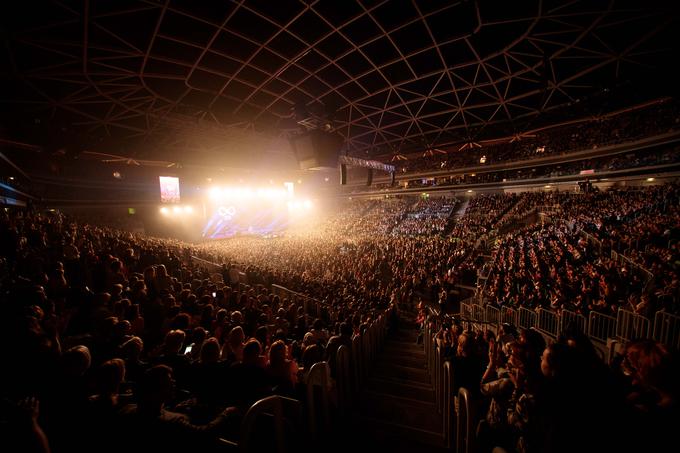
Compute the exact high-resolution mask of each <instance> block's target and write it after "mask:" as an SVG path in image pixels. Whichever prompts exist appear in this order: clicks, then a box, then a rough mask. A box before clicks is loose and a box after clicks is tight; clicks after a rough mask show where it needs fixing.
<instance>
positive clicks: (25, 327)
mask: <svg viewBox="0 0 680 453" xmlns="http://www.w3.org/2000/svg"><path fill="white" fill-rule="evenodd" d="M679 201H680V186H678V185H677V184H667V185H658V186H651V187H646V188H633V189H613V190H609V191H604V192H600V191H597V190H595V191H593V192H591V193H558V192H529V193H521V194H492V195H480V196H477V197H474V198H471V199H468V200H466V201H464V202H462V203H461V202H460V200H456V199H451V198H444V197H441V198H435V197H432V198H427V197H421V198H419V199H417V200H416V199H410V198H407V197H404V198H398V197H391V198H387V199H385V198H383V199H379V200H352V202H351V203H349V204H348V206H346V208H345V209H343V210H342V211H341V212H339V213H338V214H337V215H336V216H334V217H331V218H329V219H327V220H326V221H325V222H323V223H321V224H320V225H319V226H318V227H316V228H315V229H312V230H305V231H299V232H295V231H291V232H290V233H289V234H287V235H284V236H283V237H277V238H256V237H240V238H234V239H230V240H225V241H215V242H207V243H203V244H187V243H183V242H180V241H176V240H172V239H158V238H151V237H146V236H143V235H140V234H136V233H131V232H124V231H121V230H115V229H111V228H107V227H103V226H92V225H88V224H84V223H75V222H73V221H72V220H71V219H69V218H67V217H65V216H63V215H62V214H60V213H58V212H43V213H40V212H32V211H29V210H23V211H22V210H11V211H9V210H5V211H4V212H2V217H1V218H0V251H1V253H0V257H1V260H0V278H1V280H0V282H1V283H0V285H1V286H0V290H1V291H0V298H1V303H2V311H3V315H4V321H5V328H4V329H2V332H3V340H4V344H6V345H8V348H7V350H6V356H5V363H6V364H8V365H9V366H7V367H6V369H5V370H4V372H3V373H2V374H1V376H2V378H1V379H2V382H1V388H2V389H3V400H2V401H3V408H2V414H3V418H4V420H5V421H6V422H5V423H3V430H5V431H6V434H7V436H6V437H5V439H8V440H6V441H5V442H9V443H6V445H15V444H12V443H11V442H13V439H22V440H21V441H20V442H22V445H28V442H31V443H32V444H34V445H35V449H36V451H48V450H49V449H51V450H52V451H56V452H62V451H63V452H72V451H86V450H87V451H92V450H93V449H94V450H101V451H114V450H115V451H130V450H133V451H136V450H140V451H141V450H151V449H153V450H159V451H180V450H186V449H189V448H196V447H200V448H203V449H207V450H210V449H211V448H213V447H214V446H215V442H216V439H217V438H219V437H225V438H232V439H233V438H235V436H236V435H237V434H236V433H237V431H238V426H239V423H240V420H241V419H242V417H243V415H244V413H245V411H246V410H247V409H248V407H250V405H251V404H253V402H255V401H256V400H258V399H259V398H261V397H263V396H266V395H271V394H279V395H286V396H292V397H295V398H299V399H304V394H303V392H301V385H303V384H304V382H305V379H306V376H307V374H306V373H308V371H309V369H310V368H311V366H312V365H314V364H315V363H318V362H320V361H327V362H328V363H329V364H330V366H331V368H330V370H329V373H330V376H331V377H334V376H335V370H334V363H335V360H334V357H335V354H336V353H337V350H338V348H339V347H340V346H341V345H346V346H350V345H351V340H352V337H353V335H355V334H357V333H360V332H362V330H364V329H366V327H367V326H368V325H369V323H370V322H371V321H372V320H374V319H376V317H377V313H378V311H379V310H383V309H386V308H388V307H390V306H399V307H402V308H409V307H414V306H415V305H416V304H418V303H419V302H425V303H426V304H427V303H429V304H439V305H440V306H441V307H446V306H447V304H448V303H449V302H450V298H451V297H452V294H454V293H455V291H456V290H457V289H458V288H459V287H460V285H474V284H475V283H476V281H477V275H478V273H479V272H480V271H481V269H482V267H483V266H484V264H485V261H486V259H485V256H484V255H485V254H486V253H487V252H489V253H490V254H491V255H490V256H491V261H490V263H491V264H490V266H491V267H490V269H491V272H490V274H489V277H488V279H487V283H486V285H485V286H484V287H483V288H481V290H482V293H483V296H484V297H485V299H486V302H487V303H490V304H493V305H495V306H509V307H525V308H529V309H535V308H544V309H549V310H555V311H558V312H559V311H560V310H564V309H568V310H572V311H575V312H577V313H583V314H587V313H588V312H590V311H597V312H602V313H608V314H614V313H615V312H616V310H617V309H619V308H624V309H627V310H630V311H634V312H636V313H638V314H642V315H644V316H649V317H653V314H654V313H655V312H656V311H658V310H664V311H666V312H669V313H675V314H678V313H679V312H680V309H679V307H680V306H679V304H678V301H679V296H680V290H679V286H678V263H679V262H680V256H679V255H678V241H677V239H678V233H679V230H678V227H679V226H680V210H679V208H678V206H679V205H680V204H679V203H678V202H679ZM539 211H540V212H549V213H550V217H551V218H549V219H548V218H540V219H539V218H538V216H534V218H532V217H531V215H532V214H537V213H538V212H539ZM523 222H524V223H523ZM588 238H590V239H588ZM612 251H613V252H615V254H612V253H611V252H612ZM616 254H620V255H622V256H624V257H625V260H626V261H621V260H618V259H617V258H616V256H617V255H616ZM206 263H215V264H206ZM625 263H631V264H634V266H631V265H628V264H625ZM487 266H488V264H487ZM649 275H651V276H652V277H651V278H650V277H649ZM273 285H278V286H276V287H275V286H273ZM278 287H285V288H287V289H288V290H290V291H288V292H285V293H284V294H285V295H275V294H274V293H275V288H278ZM304 297H308V298H313V300H314V301H318V302H319V304H320V307H321V308H320V309H319V310H318V311H317V312H316V314H315V315H314V316H313V317H310V316H309V313H307V312H305V309H304V303H303V298H304ZM421 321H422V322H423V323H424V322H426V321H425V319H424V318H421ZM508 329H511V327H508ZM541 339H542V338H541ZM541 339H539V338H538V337H536V334H535V333H533V331H527V332H522V333H521V334H519V335H518V336H517V338H516V341H515V339H514V338H513V335H512V333H511V332H508V333H507V335H502V336H501V335H499V341H498V342H496V341H495V339H494V338H493V337H492V334H491V333H489V332H487V333H484V334H480V333H474V332H467V331H463V329H462V327H461V326H460V325H442V326H441V329H440V333H439V334H438V341H439V343H440V344H441V346H442V348H443V350H444V351H445V353H444V354H445V355H446V356H448V357H450V359H451V361H452V364H453V367H454V369H455V372H454V376H455V380H456V385H457V386H458V387H465V388H468V389H469V390H470V391H471V392H473V394H475V395H476V396H480V398H481V396H482V395H484V396H486V397H487V398H488V399H489V401H491V403H490V406H489V407H488V416H487V417H486V419H485V424H484V423H483V424H482V426H481V427H480V430H481V431H480V432H481V433H483V435H482V436H481V437H480V438H481V439H482V441H483V442H486V443H488V446H487V447H488V448H489V450H490V448H492V447H493V446H498V445H500V446H503V448H505V449H507V450H509V451H513V450H516V451H573V450H574V449H576V447H577V446H578V445H577V444H576V443H575V442H576V440H575V439H572V438H570V437H569V433H570V431H569V430H570V429H575V428H576V426H577V425H579V426H580V429H585V430H586V431H588V432H589V433H590V432H591V431H595V430H596V431H597V433H602V432H606V433H607V435H608V436H609V437H611V433H612V431H608V429H609V428H612V429H613V427H614V426H616V423H617V422H618V421H620V418H619V415H620V414H621V413H623V412H617V411H619V409H620V408H624V409H625V410H630V411H632V413H634V414H636V415H639V416H640V420H642V421H641V423H643V422H644V423H649V427H648V428H645V429H648V430H649V431H650V432H651V431H653V432H655V433H657V434H659V433H661V434H659V435H660V436H662V435H664V432H662V431H661V430H662V429H665V428H667V427H668V428H669V429H672V428H671V427H670V425H666V424H667V423H668V421H669V420H671V418H670V417H671V416H672V417H677V393H675V392H677V382H678V381H677V380H675V381H672V380H669V379H670V378H668V376H676V375H674V374H672V373H675V372H676V371H677V370H675V369H671V368H668V367H670V366H671V365H668V363H671V362H669V360H670V359H669V358H668V357H669V354H670V353H669V352H668V351H667V350H666V349H664V347H663V346H661V345H658V344H653V343H650V342H638V343H633V344H631V345H630V346H629V347H628V349H627V353H626V356H625V363H624V365H623V366H622V367H621V369H622V370H624V371H625V373H623V374H622V373H618V374H616V373H614V371H612V370H608V369H607V368H606V367H605V365H604V364H603V363H602V362H601V361H600V360H599V358H597V357H596V356H595V355H594V352H593V351H592V350H591V349H589V344H588V343H587V341H585V340H584V338H583V337H582V336H579V333H578V332H576V331H574V332H573V333H572V337H571V338H569V339H565V340H564V341H560V342H557V343H555V344H553V345H550V346H548V347H547V348H546V347H545V344H544V343H541ZM501 340H502V341H501ZM672 363H673V366H676V365H675V362H672ZM485 367H486V371H484V370H485ZM645 367H646V368H645ZM664 367H666V368H664ZM674 370H675V371H674ZM662 371H663V373H662ZM669 373H670V374H669ZM615 378H616V379H618V380H615ZM614 381H615V382H616V383H617V386H612V385H609V384H610V383H611V382H614ZM333 382H334V381H333V379H331V383H333ZM480 384H481V385H480ZM331 386H333V384H331ZM618 391H621V392H623V394H625V395H626V396H625V398H620V397H619V396H620V395H619V394H618V393H616V392H618ZM599 403H602V405H600V404H599ZM605 403H606V404H605ZM556 408H563V409H564V408H566V409H564V410H563V411H561V410H560V411H558V410H557V409H556ZM622 410H623V409H622ZM626 413H628V412H626ZM664 423H666V424H664ZM14 427H16V429H14ZM579 432H583V431H579ZM645 432H646V431H645ZM584 438H585V437H584ZM593 439H595V440H594V441H593V442H594V444H593V445H596V446H597V447H602V448H604V444H599V443H598V442H599V441H600V440H601V439H603V436H601V435H600V436H599V437H598V436H595V437H594V438H593ZM572 447H573V448H572Z"/></svg>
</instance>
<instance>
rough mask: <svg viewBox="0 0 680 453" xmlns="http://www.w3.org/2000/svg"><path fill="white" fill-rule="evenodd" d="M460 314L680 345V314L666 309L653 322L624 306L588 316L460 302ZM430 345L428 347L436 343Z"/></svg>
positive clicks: (603, 338)
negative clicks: (616, 310)
mask: <svg viewBox="0 0 680 453" xmlns="http://www.w3.org/2000/svg"><path fill="white" fill-rule="evenodd" d="M459 316H460V318H461V320H462V321H464V322H467V323H469V325H470V326H471V327H475V328H477V329H481V328H484V329H491V330H494V331H496V332H497V331H498V328H499V326H500V325H501V324H504V323H508V324H513V325H515V326H518V327H520V328H523V329H530V328H533V329H536V330H537V331H539V332H541V333H542V334H543V335H545V336H547V337H550V338H552V339H557V338H558V337H559V336H560V335H563V334H565V333H567V332H568V331H570V330H578V331H581V332H583V333H585V334H586V335H587V336H588V338H590V339H591V340H592V341H597V342H599V343H606V342H607V340H608V339H610V338H611V339H615V340H618V341H621V342H627V341H631V340H635V339H642V338H652V339H654V340H656V341H660V342H662V343H665V344H666V345H668V346H670V347H673V348H677V349H680V316H677V315H673V314H670V313H665V312H658V313H656V315H655V317H654V324H653V326H652V322H651V321H650V320H649V319H648V318H645V317H644V316H641V315H637V314H635V313H632V312H630V311H627V310H624V309H622V308H621V309H619V311H618V312H617V315H616V317H614V316H610V315H606V314H603V313H598V312H591V313H589V314H588V317H585V316H584V315H582V314H580V313H576V312H573V311H570V310H561V311H559V312H557V311H552V310H550V309H546V308H539V309H536V310H530V309H528V308H525V307H520V308H519V309H517V310H516V309H514V308H510V307H494V306H491V305H487V306H481V305H477V304H465V303H463V304H461V305H460V313H459ZM437 317H438V315H437ZM652 327H653V329H652ZM427 346H428V349H431V347H432V345H427Z"/></svg>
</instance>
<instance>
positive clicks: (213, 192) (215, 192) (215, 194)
mask: <svg viewBox="0 0 680 453" xmlns="http://www.w3.org/2000/svg"><path fill="white" fill-rule="evenodd" d="M208 196H209V197H210V199H211V200H218V199H219V198H220V197H221V196H222V191H221V190H220V188H219V187H213V188H212V189H210V191H209V192H208Z"/></svg>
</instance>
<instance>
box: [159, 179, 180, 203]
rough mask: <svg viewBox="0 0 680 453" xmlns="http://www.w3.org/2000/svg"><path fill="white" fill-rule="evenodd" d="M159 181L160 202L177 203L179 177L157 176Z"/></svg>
mask: <svg viewBox="0 0 680 453" xmlns="http://www.w3.org/2000/svg"><path fill="white" fill-rule="evenodd" d="M158 179H159V180H160V183H161V203H179V178H175V177H174V176H159V177H158Z"/></svg>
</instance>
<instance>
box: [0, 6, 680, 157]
mask: <svg viewBox="0 0 680 453" xmlns="http://www.w3.org/2000/svg"><path fill="white" fill-rule="evenodd" d="M17 4H20V5H22V6H16V5H17ZM38 4H39V5H40V7H38V6H37V5H38ZM2 8H3V9H5V10H6V11H5V14H4V16H5V17H6V18H10V20H9V21H8V22H7V23H6V24H5V25H4V28H6V30H7V33H6V36H7V38H6V39H5V42H4V52H3V53H4V55H3V57H2V58H3V60H4V62H5V63H6V65H5V66H6V68H7V69H6V70H5V71H3V74H4V79H5V81H6V83H4V84H3V85H4V89H3V94H2V96H1V99H0V102H2V103H4V104H5V105H6V106H9V105H11V106H12V109H16V110H17V111H19V112H28V113H30V114H33V113H35V114H36V115H37V114H40V112H42V114H47V118H50V119H55V118H58V119H59V120H60V121H61V119H62V118H65V120H64V121H66V122H68V124H69V127H71V128H73V129H74V130H77V131H78V133H79V134H81V135H86V136H87V137H88V138H93V137H94V138H96V139H97V140H99V142H102V143H103V142H104V141H105V140H106V139H108V138H115V140H116V141H120V140H123V141H129V142H131V143H142V144H144V145H145V146H144V148H145V150H146V151H143V152H142V151H134V152H132V154H136V153H142V154H144V153H146V154H148V155H149V156H152V155H153V151H149V149H151V150H153V149H161V148H164V149H167V148H168V147H170V148H173V147H174V148H176V149H184V150H201V151H205V152H210V151H218V150H220V149H222V147H223V146H224V141H223V139H225V138H228V140H230V141H231V142H234V140H236V141H238V140H239V139H243V140H245V139H246V137H248V136H250V135H252V134H264V135H267V134H275V135H276V134H278V135H279V136H281V135H283V136H285V135H286V134H290V133H292V132H294V131H295V130H296V129H297V128H298V127H299V122H300V120H301V119H302V120H307V121H311V123H309V124H311V125H321V123H323V124H326V123H328V125H329V127H331V128H332V129H333V130H335V131H337V132H338V133H340V134H342V135H343V136H344V137H345V138H346V144H347V149H348V152H349V153H350V154H355V155H364V156H365V155H366V154H369V155H372V156H374V155H378V154H385V153H386V152H394V153H398V152H400V151H402V150H404V149H416V148H419V147H420V148H421V149H422V148H433V147H441V146H444V145H446V144H451V143H461V142H466V141H468V142H469V141H472V140H477V139H480V138H485V137H489V136H493V135H494V134H496V135H498V134H499V133H501V132H500V131H502V133H507V132H508V131H512V132H515V133H518V132H521V130H513V129H517V128H518V127H519V126H518V125H519V124H525V123H526V120H528V119H531V118H535V117H539V116H541V115H542V114H544V113H546V112H550V111H552V110H556V109H558V108H560V107H563V106H565V105H567V104H571V103H574V102H577V101H578V100H579V99H580V98H581V97H582V96H585V95H589V94H592V93H593V92H594V91H595V90H597V89H603V88H606V87H608V86H610V85H614V84H616V83H619V82H621V81H629V80H634V81H635V82H636V83H638V84H639V85H640V86H641V87H643V88H644V87H645V85H648V84H653V83H654V82H653V75H654V71H658V70H659V69H660V68H663V67H664V65H666V64H667V63H666V61H667V59H668V57H670V56H671V55H672V54H673V52H674V51H673V46H674V44H669V40H668V34H669V32H670V30H671V28H672V27H671V24H672V23H673V21H674V20H675V19H676V17H675V15H674V14H672V12H671V11H669V10H667V9H665V8H664V7H662V6H658V5H654V2H644V4H641V2H634V1H617V0H609V1H600V0H574V1H567V2H565V1H558V0H553V1H548V0H530V1H523V2H491V1H482V0H479V1H472V0H468V1H435V0H429V1H416V0H383V1H373V0H343V1H342V2H337V1H335V0H316V1H311V0H310V1H302V0H285V1H284V0H277V1H268V0H250V1H244V0H241V1H231V2H230V1H224V2H197V1H192V0H162V1H152V0H124V1H123V0H121V1H115V2H103V1H101V2H100V1H94V0H84V1H82V0H77V1H76V0H51V1H50V2H47V3H46V2H6V5H5V4H3V6H2ZM16 8H20V9H16ZM8 108H9V107H7V108H5V107H3V110H7V109H8ZM301 109H302V110H304V111H305V113H303V114H301V113H300V110H301ZM36 112H37V113H36ZM296 115H297V116H296ZM300 115H302V116H305V117H306V118H300Z"/></svg>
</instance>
